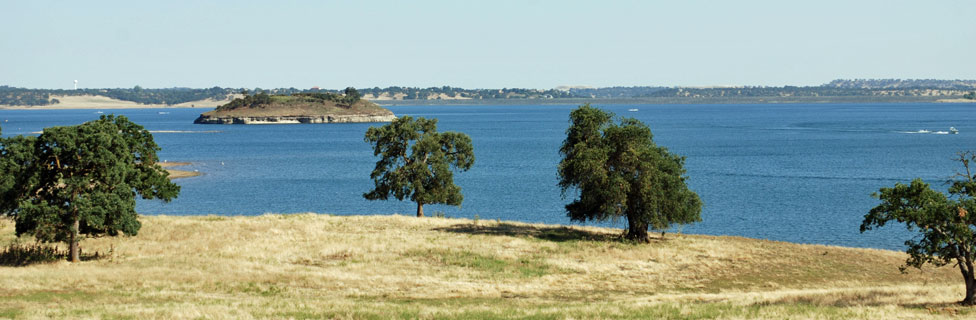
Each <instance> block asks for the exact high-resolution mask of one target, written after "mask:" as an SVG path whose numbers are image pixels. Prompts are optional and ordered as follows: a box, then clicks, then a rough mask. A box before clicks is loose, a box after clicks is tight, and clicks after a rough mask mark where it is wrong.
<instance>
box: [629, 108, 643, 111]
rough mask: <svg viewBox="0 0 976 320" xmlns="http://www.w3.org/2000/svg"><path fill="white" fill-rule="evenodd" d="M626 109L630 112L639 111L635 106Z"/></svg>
mask: <svg viewBox="0 0 976 320" xmlns="http://www.w3.org/2000/svg"><path fill="white" fill-rule="evenodd" d="M627 111H630V112H637V111H640V110H637V109H636V108H633V109H627Z"/></svg>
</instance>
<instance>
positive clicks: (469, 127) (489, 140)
mask: <svg viewBox="0 0 976 320" xmlns="http://www.w3.org/2000/svg"><path fill="white" fill-rule="evenodd" d="M574 107H575V106H569V105H564V106H397V107H391V108H390V109H391V110H393V112H394V113H396V114H397V115H412V116H423V117H427V118H437V119H439V129H440V130H442V131H446V130H454V131H461V132H464V133H467V134H468V135H470V136H471V138H472V140H473V142H474V147H475V155H476V161H475V166H474V168H472V169H471V170H470V171H468V172H464V173H459V174H456V175H455V179H456V183H457V184H458V185H460V186H461V187H462V189H463V192H464V195H465V199H464V205H463V207H462V208H455V207H449V206H436V205H435V206H425V211H426V212H427V213H428V214H435V213H437V212H443V213H444V214H446V215H447V216H451V217H468V218H471V217H474V216H475V215H477V216H479V217H480V218H481V219H496V218H497V219H502V220H519V221H527V222H544V223H557V224H571V222H570V221H569V219H568V218H566V216H565V213H564V209H563V206H564V205H565V204H566V203H568V202H569V201H570V200H569V199H563V198H561V196H560V191H559V188H558V187H557V186H556V182H557V175H556V164H557V163H558V162H559V153H558V149H559V144H560V143H561V142H562V140H563V138H564V137H565V130H566V127H567V126H568V115H569V112H570V111H571V110H572V109H573V108H574ZM604 108H605V109H608V110H611V111H613V112H616V113H617V114H618V115H620V116H627V117H634V118H637V119H639V120H641V121H644V122H645V123H647V124H648V125H650V127H651V130H652V131H653V133H654V140H655V141H656V142H657V143H658V144H660V145H663V146H667V147H668V148H669V149H670V150H671V151H673V152H676V153H678V154H681V155H684V156H687V162H686V168H687V170H688V176H689V178H690V186H691V188H692V189H693V190H695V191H696V192H698V194H699V195H700V196H701V198H702V200H703V201H704V202H705V208H704V211H703V212H702V220H703V221H702V222H701V223H698V224H694V225H688V226H684V227H682V228H680V230H672V231H680V232H685V233H701V234H713V235H736V236H745V237H753V238H764V239H772V240H781V241H790V242H799V243H818V244H829V245H844V246H857V247H875V248H889V249H899V248H901V246H902V243H903V242H904V240H905V239H906V238H907V237H908V236H909V234H908V233H907V232H906V231H904V230H903V228H902V227H900V226H897V227H889V228H885V229H883V230H880V231H874V232H869V233H867V234H860V233H859V232H858V226H859V225H860V222H861V219H862V218H863V216H864V214H865V213H867V211H868V210H870V208H871V207H873V206H874V205H876V204H877V200H875V199H872V198H871V196H870V195H871V193H872V192H875V191H877V190H878V188H880V187H882V186H890V185H893V184H894V183H895V182H908V181H910V180H911V179H912V178H913V177H921V178H923V179H925V180H927V181H929V182H930V183H933V184H934V185H937V186H938V187H939V188H942V189H944V186H943V185H942V181H944V180H945V179H946V178H947V177H949V176H951V175H952V174H953V173H954V172H955V171H956V170H957V169H958V166H957V164H956V163H954V162H953V161H951V160H950V159H951V158H952V156H953V155H954V153H955V152H957V151H961V150H976V144H974V142H976V140H974V139H973V137H974V134H976V125H974V121H973V120H976V112H974V111H976V105H974V104H897V105H887V104H830V105H615V106H608V107H604ZM632 108H636V109H638V111H636V112H630V111H628V109H632ZM102 111H103V112H105V113H106V114H108V113H115V114H123V115H126V116H128V117H129V118H130V119H132V120H133V121H135V122H137V123H139V124H142V125H143V126H145V127H146V128H147V129H149V130H154V131H162V132H158V133H155V134H154V136H155V138H156V141H157V143H158V144H159V145H160V146H161V147H162V148H163V150H162V151H160V153H159V155H160V157H161V158H162V159H166V160H168V161H189V162H192V163H193V164H192V165H191V166H187V167H183V169H184V170H199V171H200V172H203V173H204V175H202V176H199V177H194V178H187V179H179V180H176V181H177V183H178V184H180V185H181V186H182V192H181V193H180V196H179V198H177V199H176V200H174V201H173V202H170V203H162V202H158V201H141V200H140V201H139V202H138V208H137V209H138V211H139V212H141V213H145V214H169V215H189V214H194V215H195V214H218V215H256V214H263V213H295V212H320V213H332V214H340V215H345V214H393V213H400V214H407V215H411V214H413V212H414V210H415V206H414V204H413V203H410V202H399V201H395V200H393V201H366V200H363V198H362V194H363V193H364V192H366V191H368V190H369V189H370V188H371V186H372V181H371V180H370V179H369V173H370V171H371V170H372V168H373V165H374V163H375V161H376V158H374V157H373V155H372V151H371V149H370V146H369V145H368V144H367V143H365V142H363V135H364V134H365V132H366V129H367V128H369V127H370V126H372V125H376V124H332V125H263V126H262V125H254V126H242V125H194V124H192V121H193V119H194V118H195V117H196V116H197V115H198V114H199V113H201V112H203V111H205V110H202V109H139V110H102ZM160 112H164V113H163V114H160ZM97 117H98V114H96V113H95V110H45V111H20V110H0V121H4V122H3V123H0V125H2V127H3V134H4V135H5V136H9V135H14V134H30V133H31V132H35V131H39V130H41V129H43V128H44V127H48V126H53V125H69V124H78V123H81V122H84V121H88V120H92V119H95V118H97ZM950 126H954V127H956V128H957V129H959V130H960V132H961V133H960V134H958V135H945V134H933V133H914V132H918V131H919V130H930V131H932V132H936V131H945V130H948V128H949V127H950ZM593 224H599V225H605V226H617V227H621V226H623V221H620V222H619V223H612V222H607V223H593Z"/></svg>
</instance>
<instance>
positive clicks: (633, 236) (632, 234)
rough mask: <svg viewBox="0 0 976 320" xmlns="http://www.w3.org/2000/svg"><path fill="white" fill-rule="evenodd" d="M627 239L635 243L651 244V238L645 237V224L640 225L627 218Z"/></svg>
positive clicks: (635, 220) (634, 220)
mask: <svg viewBox="0 0 976 320" xmlns="http://www.w3.org/2000/svg"><path fill="white" fill-rule="evenodd" d="M627 225H628V226H629V228H628V229H627V239H630V240H633V241H637V242H651V238H650V237H649V236H648V235H647V224H646V223H641V222H640V221H637V219H634V218H630V217H628V218H627Z"/></svg>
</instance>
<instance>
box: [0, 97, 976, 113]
mask: <svg viewBox="0 0 976 320" xmlns="http://www.w3.org/2000/svg"><path fill="white" fill-rule="evenodd" d="M101 98H104V99H101ZM102 100H105V101H110V102H109V103H104V104H102V103H100V102H99V101H102ZM220 102H221V101H212V100H210V101H194V102H186V103H181V104H175V105H162V104H138V103H135V102H130V101H121V100H115V99H110V98H107V97H100V98H97V99H92V97H89V99H88V100H87V101H83V102H78V103H72V102H71V101H68V102H62V103H59V104H54V105H47V106H9V105H0V110H108V109H165V108H174V109H175V108H197V109H200V110H212V109H213V108H215V107H216V106H217V105H219V103H220ZM371 102H373V103H376V104H378V105H380V106H384V107H388V106H450V105H579V104H584V103H592V104H603V105H611V104H675V105H680V104H798V103H802V104H833V103H976V100H969V99H962V98H958V99H946V98H945V97H938V96H918V97H879V96H870V97H868V96H833V97H727V98H692V97H643V98H559V99H451V100H371Z"/></svg>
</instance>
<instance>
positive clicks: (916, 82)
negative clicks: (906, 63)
mask: <svg viewBox="0 0 976 320" xmlns="http://www.w3.org/2000/svg"><path fill="white" fill-rule="evenodd" d="M822 87H830V88H846V89H874V90H877V89H956V90H974V89H976V80H935V79H904V80H903V79H851V80H846V79H838V80H834V81H831V82H830V83H828V84H825V85H823V86H822Z"/></svg>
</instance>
